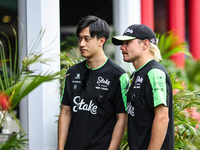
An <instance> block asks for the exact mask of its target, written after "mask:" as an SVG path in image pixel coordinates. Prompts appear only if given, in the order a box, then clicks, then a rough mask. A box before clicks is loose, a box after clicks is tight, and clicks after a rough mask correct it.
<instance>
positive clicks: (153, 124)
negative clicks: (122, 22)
mask: <svg viewBox="0 0 200 150" xmlns="http://www.w3.org/2000/svg"><path fill="white" fill-rule="evenodd" d="M112 42H113V44H114V45H121V47H120V49H121V51H122V54H123V59H124V61H125V62H130V63H132V64H133V66H134V67H135V71H134V72H133V74H132V76H131V77H133V78H131V80H132V82H130V84H131V85H130V86H128V87H129V88H128V87H127V90H128V93H127V113H128V144H129V147H130V150H173V149H174V114H173V95H172V85H171V81H170V77H169V75H168V73H167V71H166V69H165V68H164V67H163V66H162V65H161V64H159V63H158V62H159V61H160V60H161V59H162V58H161V54H160V50H159V49H158V47H157V45H156V44H157V39H156V36H155V34H154V32H153V31H152V30H151V29H150V28H149V27H147V26H146V25H143V24H138V25H131V26H129V27H128V28H127V29H126V30H125V32H124V34H123V35H122V36H115V37H113V38H112Z"/></svg>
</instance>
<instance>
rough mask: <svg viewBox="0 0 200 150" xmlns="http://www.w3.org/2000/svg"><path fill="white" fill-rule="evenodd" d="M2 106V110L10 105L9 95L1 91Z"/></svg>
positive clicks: (0, 104) (0, 105)
mask: <svg viewBox="0 0 200 150" xmlns="http://www.w3.org/2000/svg"><path fill="white" fill-rule="evenodd" d="M0 107H1V109H2V110H7V109H8V107H9V97H8V95H7V94H5V93H1V92H0Z"/></svg>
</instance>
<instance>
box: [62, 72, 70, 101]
mask: <svg viewBox="0 0 200 150" xmlns="http://www.w3.org/2000/svg"><path fill="white" fill-rule="evenodd" d="M68 70H69V69H67V71H68ZM67 71H66V76H65V79H64V81H63V82H64V86H63V89H62V95H61V98H60V102H62V99H63V95H64V91H65V81H66V77H67V76H68V75H69V74H67Z"/></svg>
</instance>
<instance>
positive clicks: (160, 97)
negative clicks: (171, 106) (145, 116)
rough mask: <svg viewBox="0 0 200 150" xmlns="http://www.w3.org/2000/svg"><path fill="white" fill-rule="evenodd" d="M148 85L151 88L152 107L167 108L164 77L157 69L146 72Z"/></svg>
mask: <svg viewBox="0 0 200 150" xmlns="http://www.w3.org/2000/svg"><path fill="white" fill-rule="evenodd" d="M148 77H149V81H150V84H151V86H152V92H153V99H154V107H156V106H158V105H160V104H164V105H165V106H167V88H166V75H165V73H164V72H163V71H162V70H160V69H157V68H154V69H151V70H150V71H149V72H148Z"/></svg>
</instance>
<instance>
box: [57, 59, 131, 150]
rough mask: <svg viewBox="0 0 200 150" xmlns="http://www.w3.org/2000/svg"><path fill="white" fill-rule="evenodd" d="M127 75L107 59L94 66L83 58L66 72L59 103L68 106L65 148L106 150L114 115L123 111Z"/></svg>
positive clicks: (72, 149)
mask: <svg viewBox="0 0 200 150" xmlns="http://www.w3.org/2000/svg"><path fill="white" fill-rule="evenodd" d="M127 81H128V75H127V74H126V73H125V71H124V70H123V69H122V68H121V67H119V66H118V65H116V64H115V63H114V62H112V61H111V60H110V59H108V60H107V62H106V63H105V64H104V65H103V66H101V67H100V68H97V69H89V68H88V67H87V66H86V61H83V62H81V63H79V64H77V65H74V66H72V67H71V68H70V69H69V70H68V71H67V77H66V80H65V88H64V89H63V96H62V98H61V100H62V104H63V105H67V106H70V107H71V113H72V119H71V123H70V127H69V133H68V137H67V141H66V146H65V148H66V149H67V150H107V149H108V147H109V144H110V141H111V137H112V132H113V129H114V126H115V123H116V114H118V113H123V112H126V109H125V108H126V103H127V102H126V96H125V90H124V89H125V86H126V84H127Z"/></svg>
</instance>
